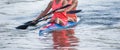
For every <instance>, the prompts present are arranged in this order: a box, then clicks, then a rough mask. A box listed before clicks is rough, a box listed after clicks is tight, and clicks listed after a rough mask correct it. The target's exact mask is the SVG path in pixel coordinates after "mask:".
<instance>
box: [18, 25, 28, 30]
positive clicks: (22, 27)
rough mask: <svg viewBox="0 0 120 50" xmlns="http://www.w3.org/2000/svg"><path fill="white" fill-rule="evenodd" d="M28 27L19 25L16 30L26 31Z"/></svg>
mask: <svg viewBox="0 0 120 50" xmlns="http://www.w3.org/2000/svg"><path fill="white" fill-rule="evenodd" d="M27 27H28V25H20V26H18V27H16V29H27Z"/></svg>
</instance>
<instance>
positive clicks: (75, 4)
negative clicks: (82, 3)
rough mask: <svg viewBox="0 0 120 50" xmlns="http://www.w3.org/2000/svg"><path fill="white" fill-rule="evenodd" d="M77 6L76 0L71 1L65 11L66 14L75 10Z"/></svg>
mask: <svg viewBox="0 0 120 50" xmlns="http://www.w3.org/2000/svg"><path fill="white" fill-rule="evenodd" d="M77 5H78V0H72V4H71V6H70V7H69V8H68V9H67V10H66V11H67V12H68V11H70V10H72V9H73V8H76V7H77Z"/></svg>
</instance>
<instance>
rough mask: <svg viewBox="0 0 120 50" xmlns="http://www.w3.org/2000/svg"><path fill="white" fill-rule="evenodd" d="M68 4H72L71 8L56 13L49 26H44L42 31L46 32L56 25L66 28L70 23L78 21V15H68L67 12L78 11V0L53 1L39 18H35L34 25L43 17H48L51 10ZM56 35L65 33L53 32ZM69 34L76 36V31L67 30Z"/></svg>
mask: <svg viewBox="0 0 120 50" xmlns="http://www.w3.org/2000/svg"><path fill="white" fill-rule="evenodd" d="M68 4H70V5H71V6H69V7H67V8H63V9H60V10H57V11H55V12H54V13H53V16H52V18H51V19H50V21H49V24H48V25H46V26H44V27H43V28H41V29H40V30H44V29H46V28H49V27H51V26H53V25H55V24H60V25H62V26H66V25H67V24H68V21H72V22H76V21H77V16H76V14H67V13H66V12H68V11H71V10H76V7H77V4H78V0H51V1H50V2H49V4H48V6H47V8H46V9H45V10H44V11H43V12H42V13H41V14H40V15H39V16H38V17H37V18H35V19H34V20H33V22H32V23H33V24H34V23H36V22H37V21H38V20H39V19H41V18H43V16H44V15H46V14H47V13H48V12H49V10H51V9H52V10H56V9H57V8H59V7H62V6H65V5H68ZM44 18H47V17H44ZM55 33H64V31H53V34H55ZM67 33H68V34H74V30H73V29H69V30H67Z"/></svg>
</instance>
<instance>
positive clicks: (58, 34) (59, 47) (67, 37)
mask: <svg viewBox="0 0 120 50" xmlns="http://www.w3.org/2000/svg"><path fill="white" fill-rule="evenodd" d="M72 31H73V30H72ZM77 43H78V39H77V38H76V37H75V36H74V33H72V34H71V33H69V32H68V30H60V31H54V32H53V44H54V49H56V50H77V49H76V48H75V46H77V45H78V44H77Z"/></svg>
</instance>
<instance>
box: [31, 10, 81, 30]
mask: <svg viewBox="0 0 120 50" xmlns="http://www.w3.org/2000/svg"><path fill="white" fill-rule="evenodd" d="M81 11H82V10H72V11H69V12H67V13H68V14H75V13H79V12H81ZM50 18H51V17H48V18H46V20H47V19H50ZM45 25H47V23H45V24H42V25H40V26H37V27H36V28H32V29H30V30H35V29H38V28H40V27H42V26H45ZM66 28H67V27H66Z"/></svg>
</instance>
